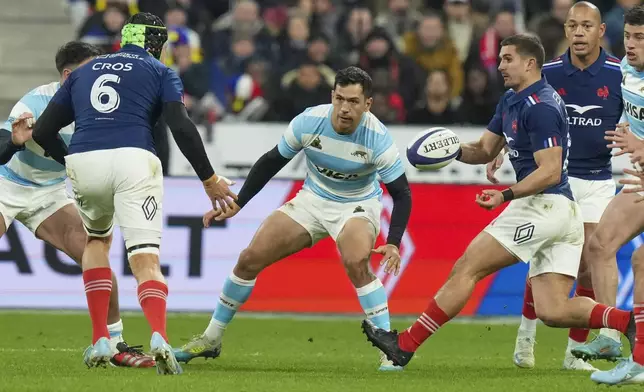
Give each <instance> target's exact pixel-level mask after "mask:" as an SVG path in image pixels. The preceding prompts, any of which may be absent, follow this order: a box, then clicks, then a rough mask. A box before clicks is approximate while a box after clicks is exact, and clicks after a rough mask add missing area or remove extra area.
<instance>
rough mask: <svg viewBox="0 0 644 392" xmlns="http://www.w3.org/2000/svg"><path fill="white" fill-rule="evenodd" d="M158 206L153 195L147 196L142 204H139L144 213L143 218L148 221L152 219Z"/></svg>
mask: <svg viewBox="0 0 644 392" xmlns="http://www.w3.org/2000/svg"><path fill="white" fill-rule="evenodd" d="M158 208H159V206H158V205H157V201H156V199H155V198H154V196H148V197H147V198H146V199H145V201H144V202H143V205H142V206H141V209H142V210H143V215H145V219H147V220H149V221H151V220H152V219H154V216H155V215H156V214H157V209H158Z"/></svg>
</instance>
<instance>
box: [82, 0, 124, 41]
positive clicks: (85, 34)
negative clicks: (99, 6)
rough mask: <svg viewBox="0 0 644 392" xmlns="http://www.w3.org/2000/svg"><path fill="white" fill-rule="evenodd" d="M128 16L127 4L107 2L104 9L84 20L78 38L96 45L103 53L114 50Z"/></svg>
mask: <svg viewBox="0 0 644 392" xmlns="http://www.w3.org/2000/svg"><path fill="white" fill-rule="evenodd" d="M128 17H129V8H128V5H127V4H124V3H121V2H109V3H107V5H106V8H105V10H104V11H99V12H96V13H94V14H93V15H92V16H90V17H89V18H88V19H87V20H86V21H85V23H84V24H83V26H82V27H81V29H80V31H79V32H78V38H79V39H80V40H81V41H84V42H87V43H90V44H93V45H96V46H98V47H99V48H101V50H103V51H104V52H105V53H113V52H116V51H117V50H118V49H120V41H121V29H122V28H123V25H124V24H125V21H126V20H127V18H128Z"/></svg>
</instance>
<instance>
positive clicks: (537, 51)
mask: <svg viewBox="0 0 644 392" xmlns="http://www.w3.org/2000/svg"><path fill="white" fill-rule="evenodd" d="M510 45H514V46H515V47H516V48H517V53H519V54H520V55H521V56H522V57H534V58H535V59H536V60H537V68H539V69H541V67H543V63H544V61H545V59H546V52H545V50H544V49H543V45H542V44H541V41H540V40H539V38H538V37H537V36H534V35H529V34H515V35H512V36H509V37H507V38H505V39H504V40H503V41H501V46H510Z"/></svg>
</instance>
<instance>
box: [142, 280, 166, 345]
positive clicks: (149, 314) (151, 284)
mask: <svg viewBox="0 0 644 392" xmlns="http://www.w3.org/2000/svg"><path fill="white" fill-rule="evenodd" d="M137 293H138V296H139V303H140V304H141V309H143V314H145V318H146V319H147V320H148V323H149V324H150V328H151V329H152V332H153V333H154V332H158V333H160V334H161V336H163V339H165V341H166V342H167V341H168V337H167V335H166V301H167V297H168V286H167V285H166V284H165V283H162V282H159V281H158V280H148V281H147V282H143V283H141V284H140V285H139V288H138V289H137Z"/></svg>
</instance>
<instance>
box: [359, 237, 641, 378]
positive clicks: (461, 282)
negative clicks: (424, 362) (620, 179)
mask: <svg viewBox="0 0 644 392" xmlns="http://www.w3.org/2000/svg"><path fill="white" fill-rule="evenodd" d="M517 261H518V260H517V258H516V257H515V256H514V255H512V254H511V253H510V252H508V251H507V250H506V249H505V248H504V247H503V246H502V245H501V244H500V243H499V242H498V241H497V240H496V239H494V237H492V236H491V235H490V234H488V233H486V232H482V233H480V234H479V235H478V236H477V237H476V238H475V239H474V240H473V241H472V243H470V245H469V246H468V248H467V249H466V251H465V254H464V255H463V256H461V258H460V259H459V260H458V261H457V262H456V264H455V265H454V268H453V269H452V272H451V274H450V277H449V278H448V280H447V282H446V283H445V284H444V285H443V287H441V289H440V290H439V291H438V293H437V294H436V295H435V297H434V298H433V299H432V300H431V301H430V303H429V306H428V307H427V309H426V310H425V312H424V313H423V314H422V315H421V316H420V318H419V319H418V320H417V321H416V322H415V323H414V324H413V325H412V326H411V327H410V328H409V329H407V331H405V332H403V333H401V334H400V335H398V334H397V332H396V331H394V332H386V331H383V330H381V329H378V328H376V327H375V326H373V325H370V324H369V323H367V322H363V330H364V331H365V333H366V334H367V337H368V339H369V340H370V341H371V342H372V343H374V344H375V345H376V346H377V347H378V348H380V349H381V350H383V351H384V352H385V353H386V354H387V356H388V357H389V359H391V360H393V362H394V363H395V364H398V365H401V366H404V365H406V364H407V363H408V362H409V361H410V360H411V358H412V356H413V354H414V352H415V351H416V349H418V347H419V346H420V345H421V344H422V343H423V342H424V341H425V340H427V338H429V337H430V336H431V335H432V334H434V333H435V332H436V331H437V330H438V329H439V328H440V327H441V326H442V325H443V324H445V323H446V322H448V321H449V320H450V319H452V318H453V317H455V316H456V315H457V314H458V313H459V312H460V311H461V309H463V307H464V306H465V303H466V302H467V300H468V299H469V298H470V296H471V294H472V291H473V290H474V286H475V285H476V283H477V282H479V281H480V280H481V279H483V278H484V277H486V276H488V275H490V274H492V273H494V272H496V271H498V270H500V269H502V268H504V267H507V266H510V265H512V264H514V263H516V262H517ZM544 275H551V276H554V278H549V277H548V276H546V277H545V278H544V277H541V278H538V279H535V278H532V280H531V283H532V286H533V295H534V299H535V305H536V306H535V310H536V313H537V317H538V318H540V319H541V320H542V321H543V322H544V323H545V324H546V325H548V326H551V327H559V328H566V327H590V328H598V327H605V326H610V327H611V328H615V329H618V330H620V331H622V332H623V333H626V332H627V331H629V336H630V335H632V336H630V337H631V338H634V323H630V320H631V312H626V311H622V310H619V309H615V308H612V307H608V306H605V305H601V304H596V303H595V302H594V301H593V300H592V299H590V298H586V297H575V298H572V299H568V293H569V292H570V288H571V287H572V281H573V278H572V277H566V276H563V275H558V274H544ZM540 276H541V275H540ZM551 286H552V287H551ZM566 287H568V291H567V292H565V290H564V289H565V288H566ZM548 290H552V291H554V292H556V293H559V294H558V296H562V298H559V297H556V301H555V300H552V301H553V304H550V303H548V304H547V305H545V304H544V302H543V301H550V300H551V299H550V297H549V296H552V295H554V294H550V293H548ZM546 303H547V302H546ZM540 304H541V306H540ZM629 327H630V330H629Z"/></svg>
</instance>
